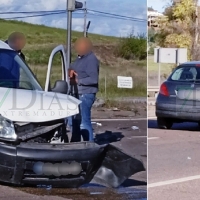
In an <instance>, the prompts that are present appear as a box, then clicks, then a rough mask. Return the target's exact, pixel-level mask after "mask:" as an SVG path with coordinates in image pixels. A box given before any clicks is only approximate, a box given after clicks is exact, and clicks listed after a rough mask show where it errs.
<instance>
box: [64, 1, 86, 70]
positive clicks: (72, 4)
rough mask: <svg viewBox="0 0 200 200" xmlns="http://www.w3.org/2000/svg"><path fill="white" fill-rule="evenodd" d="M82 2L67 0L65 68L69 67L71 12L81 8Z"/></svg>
mask: <svg viewBox="0 0 200 200" xmlns="http://www.w3.org/2000/svg"><path fill="white" fill-rule="evenodd" d="M82 7H83V3H81V2H78V1H75V0H67V44H66V47H67V68H68V69H69V67H70V63H71V32H72V12H73V11H75V10H76V9H79V8H82Z"/></svg>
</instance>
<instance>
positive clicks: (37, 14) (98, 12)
mask: <svg viewBox="0 0 200 200" xmlns="http://www.w3.org/2000/svg"><path fill="white" fill-rule="evenodd" d="M78 10H81V11H83V10H84V9H78ZM87 10H88V11H91V12H93V13H91V12H88V14H90V15H95V16H101V17H109V18H114V19H122V20H130V21H136V22H147V20H145V19H140V18H134V17H129V16H124V15H118V14H114V13H107V12H103V11H97V10H92V9H87ZM65 12H66V10H50V11H45V10H43V11H17V12H15V11H11V12H0V15H6V14H36V15H27V16H19V17H9V18H3V19H22V18H26V17H39V16H47V15H55V14H62V13H65ZM76 14H81V13H76Z"/></svg>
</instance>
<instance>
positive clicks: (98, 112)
mask: <svg viewBox="0 0 200 200" xmlns="http://www.w3.org/2000/svg"><path fill="white" fill-rule="evenodd" d="M146 116H147V106H146V104H144V103H136V104H131V103H130V102H125V103H124V104H123V105H121V106H116V107H110V108H106V107H99V108H93V109H92V118H93V119H119V118H127V119H130V118H136V117H139V118H140V117H146Z"/></svg>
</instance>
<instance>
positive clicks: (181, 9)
mask: <svg viewBox="0 0 200 200" xmlns="http://www.w3.org/2000/svg"><path fill="white" fill-rule="evenodd" d="M195 11H196V2H195V1H194V0H179V1H172V4H171V6H169V7H167V8H166V9H165V16H164V17H161V18H160V19H159V24H160V30H159V33H158V34H157V42H158V43H159V45H160V46H163V47H176V48H188V57H189V59H194V56H193V53H192V52H193V50H194V48H195V47H194V38H195V20H196V14H195Z"/></svg>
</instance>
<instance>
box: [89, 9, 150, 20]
mask: <svg viewBox="0 0 200 200" xmlns="http://www.w3.org/2000/svg"><path fill="white" fill-rule="evenodd" d="M88 10H89V11H92V12H95V13H100V14H105V15H110V16H116V17H121V18H127V19H133V20H138V21H145V22H146V21H147V20H146V19H141V18H135V17H129V16H124V15H118V14H114V13H107V12H102V11H97V10H91V9H88Z"/></svg>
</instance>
